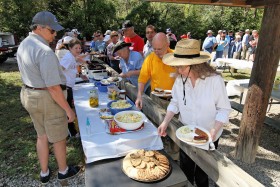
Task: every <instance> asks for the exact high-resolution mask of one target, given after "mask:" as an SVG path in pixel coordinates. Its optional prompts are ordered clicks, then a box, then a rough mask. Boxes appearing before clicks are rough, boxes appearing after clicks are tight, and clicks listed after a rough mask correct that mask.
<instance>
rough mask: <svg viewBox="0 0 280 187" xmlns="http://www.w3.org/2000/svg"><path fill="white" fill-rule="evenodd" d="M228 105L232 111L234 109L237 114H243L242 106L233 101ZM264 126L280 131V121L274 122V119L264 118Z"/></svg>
mask: <svg viewBox="0 0 280 187" xmlns="http://www.w3.org/2000/svg"><path fill="white" fill-rule="evenodd" d="M230 105H231V108H232V109H234V110H236V111H238V112H241V113H242V112H243V108H244V105H242V104H239V103H237V102H235V101H231V102H230ZM264 124H266V125H269V126H271V127H273V128H275V129H277V130H280V121H278V120H275V119H272V118H270V117H267V116H266V117H265V120H264Z"/></svg>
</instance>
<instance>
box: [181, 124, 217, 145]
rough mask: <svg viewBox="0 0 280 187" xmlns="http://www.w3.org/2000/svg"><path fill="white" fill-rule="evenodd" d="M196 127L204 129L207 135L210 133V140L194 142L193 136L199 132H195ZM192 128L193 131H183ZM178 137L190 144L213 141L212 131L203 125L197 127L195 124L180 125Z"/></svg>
mask: <svg viewBox="0 0 280 187" xmlns="http://www.w3.org/2000/svg"><path fill="white" fill-rule="evenodd" d="M195 128H199V129H200V130H202V131H204V132H205V133H206V134H207V135H208V141H207V142H204V143H196V142H193V141H192V140H193V138H194V136H197V134H195V132H194V131H195ZM187 129H188V130H190V131H191V132H188V133H183V131H186V130H187ZM176 137H177V138H178V139H179V140H181V141H182V142H185V143H187V144H190V145H205V144H209V143H210V142H212V139H211V136H210V133H209V131H208V130H206V129H204V128H202V127H197V126H194V125H185V126H183V127H180V128H179V129H177V130H176Z"/></svg>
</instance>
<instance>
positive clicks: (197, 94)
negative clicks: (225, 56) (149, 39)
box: [158, 39, 231, 186]
mask: <svg viewBox="0 0 280 187" xmlns="http://www.w3.org/2000/svg"><path fill="white" fill-rule="evenodd" d="M209 59H210V54H209V53H207V52H200V41H198V40H194V39H183V40H180V41H179V42H178V43H177V45H176V47H175V51H174V53H173V54H172V53H169V54H166V55H164V56H163V59H162V60H163V63H165V64H167V65H169V66H174V67H176V68H177V71H178V77H177V78H176V80H175V83H174V85H173V88H172V99H171V101H170V104H169V106H168V108H167V114H166V116H165V118H164V121H163V122H162V123H161V125H160V126H159V127H158V133H159V135H161V136H166V129H167V126H168V123H169V122H170V121H171V119H172V117H173V116H174V115H175V114H178V113H179V112H180V115H179V120H180V121H181V122H182V123H183V124H185V125H195V126H197V127H202V128H204V129H207V130H208V131H209V132H210V135H211V138H212V140H213V142H214V144H215V147H216V148H217V146H218V141H219V137H220V136H221V134H222V129H223V128H222V127H223V124H225V123H227V122H228V116H229V113H230V111H231V106H230V103H229V100H228V96H227V93H226V89H225V84H224V80H223V79H222V77H221V75H220V74H218V73H216V72H215V70H214V69H213V68H212V67H211V66H210V65H209V64H208V63H207V61H208V60H209ZM180 167H181V168H182V170H183V171H184V173H185V174H186V176H187V178H188V180H189V181H190V182H191V183H192V184H194V181H195V183H196V185H197V186H208V176H207V174H206V173H205V172H204V171H203V170H202V169H201V168H199V167H198V166H196V164H195V162H193V161H192V160H191V158H189V157H188V156H187V155H186V154H185V153H184V152H183V151H182V150H180Z"/></svg>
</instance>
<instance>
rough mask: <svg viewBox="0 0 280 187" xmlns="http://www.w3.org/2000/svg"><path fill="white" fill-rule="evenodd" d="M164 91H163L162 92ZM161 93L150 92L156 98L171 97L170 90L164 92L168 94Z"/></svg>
mask: <svg viewBox="0 0 280 187" xmlns="http://www.w3.org/2000/svg"><path fill="white" fill-rule="evenodd" d="M164 91H165V90H164ZM164 91H163V93H157V92H155V91H152V92H151V93H152V94H153V95H155V96H158V97H171V96H172V94H171V93H170V92H171V90H166V91H168V93H165V92H164ZM169 91H170V92H169Z"/></svg>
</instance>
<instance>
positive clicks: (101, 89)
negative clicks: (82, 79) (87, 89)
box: [95, 82, 111, 92]
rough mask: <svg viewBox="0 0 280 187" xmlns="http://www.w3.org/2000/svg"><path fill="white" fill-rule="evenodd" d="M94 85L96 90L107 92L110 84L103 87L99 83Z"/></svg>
mask: <svg viewBox="0 0 280 187" xmlns="http://www.w3.org/2000/svg"><path fill="white" fill-rule="evenodd" d="M95 85H96V86H97V88H98V90H99V91H100V92H107V91H108V88H107V87H108V86H110V85H111V84H109V85H103V84H101V83H100V82H97V83H95Z"/></svg>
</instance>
